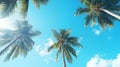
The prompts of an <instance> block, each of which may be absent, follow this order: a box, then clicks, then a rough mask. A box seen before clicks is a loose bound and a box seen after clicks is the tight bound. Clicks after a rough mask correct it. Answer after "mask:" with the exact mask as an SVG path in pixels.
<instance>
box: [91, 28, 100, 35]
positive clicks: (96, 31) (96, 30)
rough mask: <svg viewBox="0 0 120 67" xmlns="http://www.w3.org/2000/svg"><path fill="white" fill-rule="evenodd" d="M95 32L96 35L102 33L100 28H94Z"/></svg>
mask: <svg viewBox="0 0 120 67" xmlns="http://www.w3.org/2000/svg"><path fill="white" fill-rule="evenodd" d="M93 32H94V33H95V34H96V35H100V33H101V31H100V30H98V29H93Z"/></svg>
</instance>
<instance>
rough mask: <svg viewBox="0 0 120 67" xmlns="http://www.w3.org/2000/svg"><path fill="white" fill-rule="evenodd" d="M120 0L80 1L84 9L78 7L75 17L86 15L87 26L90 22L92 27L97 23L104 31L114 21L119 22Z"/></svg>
mask: <svg viewBox="0 0 120 67" xmlns="http://www.w3.org/2000/svg"><path fill="white" fill-rule="evenodd" d="M119 1H120V0H81V2H82V3H84V4H85V7H84V8H82V7H80V8H79V9H78V10H77V11H76V13H75V15H76V16H77V15H80V14H83V13H86V15H87V16H86V22H85V26H87V25H88V24H89V23H90V21H92V23H91V26H93V25H94V24H95V22H96V20H97V21H98V23H99V25H100V26H101V27H102V28H103V29H105V27H106V26H109V27H112V26H113V21H114V20H120V4H118V3H119Z"/></svg>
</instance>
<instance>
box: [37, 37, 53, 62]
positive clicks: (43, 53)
mask: <svg viewBox="0 0 120 67" xmlns="http://www.w3.org/2000/svg"><path fill="white" fill-rule="evenodd" d="M53 43H54V42H53V40H52V39H51V38H48V39H47V43H45V44H43V45H38V46H35V50H36V52H37V53H38V54H39V55H40V57H43V59H44V60H43V62H45V63H46V64H49V63H51V62H53V61H54V58H53V57H51V53H52V52H48V51H47V49H48V47H50V46H51V45H53Z"/></svg>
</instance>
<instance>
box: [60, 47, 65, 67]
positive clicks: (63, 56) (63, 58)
mask: <svg viewBox="0 0 120 67" xmlns="http://www.w3.org/2000/svg"><path fill="white" fill-rule="evenodd" d="M63 48H64V47H63V46H62V47H61V49H62V61H63V67H66V62H65V55H64V49H63Z"/></svg>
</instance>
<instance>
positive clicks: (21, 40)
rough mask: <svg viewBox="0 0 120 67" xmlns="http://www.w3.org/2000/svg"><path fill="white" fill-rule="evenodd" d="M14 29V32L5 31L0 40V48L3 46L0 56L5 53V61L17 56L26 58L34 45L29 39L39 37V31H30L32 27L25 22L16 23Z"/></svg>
mask: <svg viewBox="0 0 120 67" xmlns="http://www.w3.org/2000/svg"><path fill="white" fill-rule="evenodd" d="M16 27H17V29H16V30H11V31H10V30H7V31H5V34H3V35H2V36H1V39H0V46H1V47H3V46H4V47H3V49H2V50H1V51H0V55H2V54H4V53H5V52H6V51H7V52H6V53H7V55H6V58H5V61H7V60H9V59H10V58H11V57H12V58H13V59H14V58H17V56H18V55H21V56H24V57H26V56H27V54H28V52H29V51H30V50H32V48H33V45H34V41H33V40H32V39H31V38H32V37H34V36H38V35H40V32H39V31H33V30H32V25H30V24H28V22H27V21H22V22H19V23H17V24H16Z"/></svg>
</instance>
